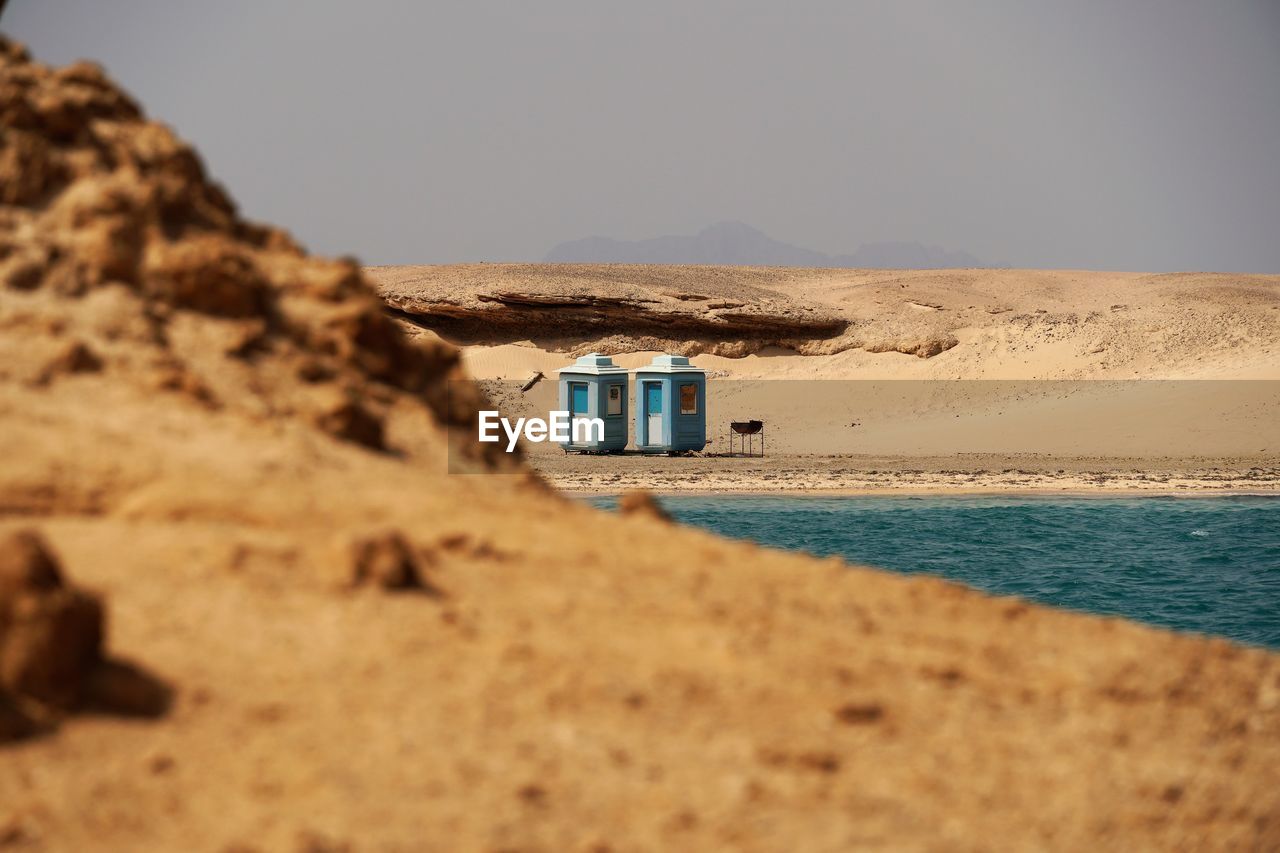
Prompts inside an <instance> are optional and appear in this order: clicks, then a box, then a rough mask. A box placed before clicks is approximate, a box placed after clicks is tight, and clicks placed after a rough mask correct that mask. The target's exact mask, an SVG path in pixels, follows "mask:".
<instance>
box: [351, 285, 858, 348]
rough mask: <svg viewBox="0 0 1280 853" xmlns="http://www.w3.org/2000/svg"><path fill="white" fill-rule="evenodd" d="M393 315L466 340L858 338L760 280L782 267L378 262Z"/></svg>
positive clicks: (840, 342) (645, 342) (719, 344)
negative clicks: (400, 264)
mask: <svg viewBox="0 0 1280 853" xmlns="http://www.w3.org/2000/svg"><path fill="white" fill-rule="evenodd" d="M367 272H368V276H369V278H370V279H372V280H373V282H374V283H375V285H376V286H377V288H378V290H379V292H380V293H381V294H382V296H383V298H384V299H385V300H386V302H387V305H388V306H389V307H390V309H391V311H392V313H393V315H394V316H396V317H399V318H400V319H402V320H405V321H407V322H409V323H412V324H414V325H417V326H420V327H423V328H427V329H431V330H433V331H435V332H438V333H440V334H441V335H443V336H445V337H446V338H448V339H450V340H452V341H456V342H460V343H506V342H511V341H519V340H533V341H535V342H537V343H538V344H539V345H543V346H547V347H549V348H552V349H561V350H568V351H571V352H573V351H578V350H582V351H586V350H598V351H600V352H610V353H614V352H626V351H632V350H636V349H665V350H670V351H675V352H681V353H684V354H687V355H693V354H697V353H701V352H711V353H715V354H717V355H726V356H741V355H747V354H749V353H752V352H755V351H757V350H759V349H761V348H763V347H766V346H784V347H788V348H791V349H796V350H798V351H802V352H816V351H824V352H835V351H839V350H841V349H848V348H850V347H853V346H858V345H859V344H858V343H857V342H856V341H853V340H851V339H848V338H846V337H844V336H845V334H846V332H848V331H849V329H850V323H849V321H848V320H847V319H845V318H843V317H841V316H839V315H838V314H837V313H835V312H833V311H831V310H829V309H827V308H824V307H822V306H819V305H814V304H810V303H807V302H805V301H803V300H799V299H792V298H789V297H787V296H786V295H784V294H780V293H776V292H773V291H770V290H768V289H766V288H765V287H762V286H760V285H759V284H756V283H754V282H753V279H757V278H759V279H762V280H772V279H774V278H776V276H777V272H776V271H772V270H750V269H747V270H741V269H736V270H726V269H724V268H716V267H692V268H687V267H653V266H640V265H578V264H550V265H548V264H472V265H462V266H451V267H374V268H371V269H369V270H368V271H367Z"/></svg>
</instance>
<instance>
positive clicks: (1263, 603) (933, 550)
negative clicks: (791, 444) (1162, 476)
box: [591, 496, 1280, 648]
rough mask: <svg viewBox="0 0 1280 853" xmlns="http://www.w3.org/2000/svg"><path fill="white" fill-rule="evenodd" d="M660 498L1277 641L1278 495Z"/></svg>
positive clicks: (1141, 613) (758, 537) (842, 551)
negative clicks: (1199, 496)
mask: <svg viewBox="0 0 1280 853" xmlns="http://www.w3.org/2000/svg"><path fill="white" fill-rule="evenodd" d="M591 502H592V503H595V504H597V505H600V506H605V507H612V506H613V505H614V504H615V503H616V500H615V499H613V498H595V499H592V501H591ZM662 504H663V506H665V507H666V508H667V509H668V510H669V511H670V512H671V513H672V514H673V515H674V516H675V517H676V518H678V519H679V520H680V521H682V522H685V523H687V524H692V525H695V526H698V527H704V528H707V529H708V530H713V531H715V532H716V533H719V534H722V535H724V536H732V537H736V538H741V539H751V540H754V541H756V542H759V543H761V544H764V545H771V546H774V547H777V548H787V549H795V550H802V551H808V552H810V553H813V554H818V555H827V554H839V555H840V556H842V557H844V558H846V559H847V560H849V561H850V562H857V563H866V564H869V565H873V566H880V567H883V568H886V569H892V570H893V571H898V572H907V573H911V572H927V573H929V574H933V575H939V576H941V577H945V578H950V579H952V580H956V581H960V582H963V583H966V584H968V585H970V586H973V587H977V588H978V589H983V590H988V591H990V592H995V593H1000V594H1011V595H1020V596H1023V597H1024V598H1028V599H1032V600H1034V601H1039V602H1042V603H1044V604H1050V605H1055V606H1058V607H1067V608H1072V609H1075V610H1085V611H1089V612H1093V613H1108V614H1115V615H1120V616H1127V617H1130V618H1132V619H1138V620H1141V621H1144V622H1150V623H1153V624H1156V625H1163V626H1166V627H1169V628H1173V629H1175V630H1180V631H1196V632H1200V633H1205V634H1217V635H1220V636H1224V637H1230V638H1232V639H1234V640H1238V641H1240V642H1244V643H1250V644H1253V645H1260V646H1269V647H1271V648H1280V498H1271V497H1243V496H1242V497H1211V498H1166V497H1142V498H1067V497H1061V498H1060V497H999V498H991V497H935V496H929V497H888V498H880V497H873V498H866V497H836V498H811V497H772V496H716V497H679V496H676V497H667V498H663V499H662Z"/></svg>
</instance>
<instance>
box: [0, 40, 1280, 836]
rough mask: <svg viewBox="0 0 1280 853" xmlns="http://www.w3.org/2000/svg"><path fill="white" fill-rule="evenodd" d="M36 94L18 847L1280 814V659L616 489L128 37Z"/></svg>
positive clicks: (9, 64) (2, 52)
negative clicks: (717, 534)
mask: <svg viewBox="0 0 1280 853" xmlns="http://www.w3.org/2000/svg"><path fill="white" fill-rule="evenodd" d="M0 116H2V117H3V123H2V124H0V128H2V130H0V447H3V448H4V453H3V456H2V457H0V543H2V544H0V549H3V555H2V556H0V714H2V715H3V720H4V723H3V729H0V732H2V736H3V737H4V738H5V743H4V744H3V745H2V746H0V846H10V847H14V848H15V849H51V850H52V849H61V850H83V849H106V850H111V849H118V850H137V849H195V850H201V849H207V850H275V849H284V850H295V849H296V850H338V849H349V850H369V849H376V850H396V849H404V850H410V849H412V850H422V849H437V850H472V849H474V850H497V849H524V850H555V851H560V850H640V849H714V848H717V847H728V848H734V849H760V850H793V849H804V850H847V849H850V848H855V847H879V848H886V849H895V850H904V849H908V850H909V849H979V848H982V849H986V848H990V847H1023V848H1037V849H1044V848H1057V849H1085V848H1094V849H1097V848H1111V849H1152V848H1163V849H1167V848H1178V847H1193V848H1198V849H1203V848H1223V849H1226V848H1244V849H1267V848H1273V847H1276V846H1277V845H1280V769H1277V768H1280V657H1277V656H1276V655H1274V654H1271V653H1268V652H1265V651H1262V650H1257V649H1246V648H1241V647H1238V646H1235V645H1232V644H1230V643H1227V642H1224V641H1220V640H1209V639H1203V638H1199V637H1189V636H1176V635H1173V634H1169V633H1166V632H1163V631H1158V630H1154V629H1150V628H1145V627H1141V626H1137V625H1133V624H1130V623H1126V622H1123V621H1119V620H1107V619H1099V618H1093V617H1088V616H1082V615H1075V614H1070V613H1063V612H1056V611H1052V610H1048V609H1044V608H1040V607H1035V606H1031V605H1028V604H1025V603H1023V602H1020V601H1015V600H1007V599H993V598H990V597H987V596H984V595H981V594H979V593H976V592H972V591H969V590H966V589H963V588H960V587H957V586H954V585H950V584H946V583H943V582H940V581H935V580H929V579H925V578H905V577H899V576H893V575H888V574H884V573H880V572H875V571H870V570H863V569H859V568H851V567H848V566H845V565H842V564H840V563H839V562H837V561H817V560H813V559H809V558H806V557H804V556H800V555H791V554H781V553H774V552H769V551H765V550H761V549H758V548H754V547H752V546H750V545H746V544H741V543H732V542H727V541H722V540H719V539H716V538H714V537H711V536H708V535H705V534H702V533H698V532H695V531H692V530H685V529H680V528H677V527H673V526H672V525H670V524H669V523H668V522H666V521H665V520H663V519H662V518H661V515H660V513H658V512H655V511H653V510H652V508H650V507H649V505H648V504H647V503H646V502H644V501H643V500H633V501H631V502H630V505H631V507H632V511H631V512H630V513H629V514H627V515H625V516H618V517H615V516H606V515H602V514H600V513H597V512H594V511H591V510H589V509H587V508H585V507H582V506H579V505H575V504H573V503H571V502H569V501H567V500H565V499H563V498H561V497H559V496H557V495H556V494H555V493H553V492H551V491H550V490H549V489H547V487H546V486H544V485H543V484H542V483H541V482H540V481H538V480H537V479H536V478H535V477H533V476H532V475H530V474H528V473H527V472H526V471H525V470H524V469H523V468H522V467H521V466H519V464H518V463H513V462H510V461H507V460H506V459H505V458H499V457H495V456H485V455H484V454H481V453H479V452H477V451H476V450H475V446H474V445H471V444H470V443H468V442H466V441H465V440H463V438H462V435H463V434H458V435H455V436H454V437H453V438H451V436H450V430H449V426H450V425H456V424H460V423H464V422H466V421H467V419H468V417H469V415H470V414H471V413H472V412H473V411H474V409H475V407H476V406H477V405H478V404H479V402H480V399H481V398H480V396H479V393H478V391H477V390H476V388H475V386H474V385H472V384H471V383H470V382H469V381H468V380H466V378H465V376H463V375H462V373H461V371H460V369H459V367H458V357H457V353H456V351H455V350H453V349H452V348H451V347H449V346H447V345H445V344H442V343H439V342H435V343H432V342H421V343H409V342H408V341H407V340H406V339H405V338H404V337H403V336H402V334H401V333H400V331H399V329H398V328H397V326H396V325H395V322H394V321H393V320H390V319H388V318H387V317H386V316H385V315H384V314H383V312H382V305H381V303H380V301H379V300H378V298H377V296H376V294H375V293H374V291H373V289H372V288H371V286H370V285H369V283H368V282H367V281H366V280H365V278H364V277H363V276H362V275H361V273H360V271H359V270H358V269H357V268H355V267H354V266H353V265H352V264H350V263H347V262H338V261H326V260H319V259H314V258H309V257H307V256H305V255H304V254H303V253H302V252H301V251H300V250H299V249H298V248H297V247H296V246H295V245H294V244H293V243H292V241H290V240H289V239H288V237H287V236H286V235H284V234H283V233H282V232H279V231H276V230H274V229H268V228H262V227H259V226H254V225H250V224H248V223H245V222H244V221H242V220H240V219H239V218H238V217H237V216H236V213H235V210H234V208H233V206H232V204H231V202H230V201H229V200H228V198H227V196H226V195H225V194H224V193H223V192H221V191H220V190H219V189H218V188H217V187H216V186H215V185H213V184H211V183H209V182H208V181H207V180H206V178H205V176H204V174H203V170H202V168H201V166H200V163H199V161H198V159H197V158H196V156H195V155H194V154H193V153H192V151H191V149H190V148H189V147H187V146H186V145H185V144H183V143H182V142H180V141H179V140H177V139H175V138H174V136H173V135H172V134H171V133H170V132H169V131H168V130H166V129H165V128H163V127H162V126H160V125H158V124H154V123H152V122H149V121H147V120H146V119H145V118H144V117H143V116H142V114H141V112H140V110H139V109H138V107H137V106H136V105H135V104H134V103H133V102H132V101H130V99H129V98H128V97H127V96H125V95H123V94H122V93H121V92H120V91H119V90H118V89H117V88H116V87H115V86H114V85H112V84H111V83H110V82H109V81H108V80H107V79H106V77H105V76H104V75H103V74H102V72H101V71H99V70H98V69H96V68H95V67H93V66H90V65H74V66H70V67H68V68H63V69H56V70H54V69H49V68H46V67H44V66H41V65H39V64H36V63H33V62H32V61H30V60H29V59H28V57H27V56H26V55H25V53H24V52H23V51H22V50H21V49H20V48H19V47H17V46H14V45H12V44H10V43H7V42H0ZM717 310H718V309H717ZM725 310H728V309H725ZM450 470H452V471H454V472H456V473H452V474H451V473H448V472H449V471H450Z"/></svg>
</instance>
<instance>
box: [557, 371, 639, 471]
mask: <svg viewBox="0 0 1280 853" xmlns="http://www.w3.org/2000/svg"><path fill="white" fill-rule="evenodd" d="M556 376H558V377H559V379H560V406H559V409H560V411H562V412H568V413H569V418H570V419H571V420H573V419H576V418H599V419H600V420H602V421H604V436H603V438H601V436H600V435H599V433H598V432H590V431H587V430H582V431H580V432H579V433H578V434H577V435H575V434H574V433H573V432H572V430H571V431H570V434H569V441H568V442H567V443H562V444H561V446H562V447H563V448H564V449H565V451H570V450H577V451H583V452H588V453H607V452H613V451H621V450H622V449H623V448H625V447H626V446H627V369H626V368H625V367H619V366H618V365H616V364H614V363H613V359H611V358H609V356H607V355H600V353H598V352H593V353H590V354H589V355H584V356H582V357H581V358H579V359H578V360H577V361H575V362H574V363H573V364H571V365H569V366H568V367H564V368H561V369H560V370H558V371H556Z"/></svg>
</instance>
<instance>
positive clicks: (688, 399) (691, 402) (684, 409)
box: [680, 382, 698, 415]
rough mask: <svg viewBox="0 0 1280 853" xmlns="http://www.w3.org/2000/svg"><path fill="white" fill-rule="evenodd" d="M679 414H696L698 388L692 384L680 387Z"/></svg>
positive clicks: (688, 383)
mask: <svg viewBox="0 0 1280 853" xmlns="http://www.w3.org/2000/svg"><path fill="white" fill-rule="evenodd" d="M680 414H682V415H696V414H698V386H697V385H695V384H693V383H692V382H687V383H685V384H684V385H681V386H680Z"/></svg>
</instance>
